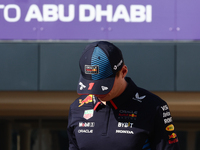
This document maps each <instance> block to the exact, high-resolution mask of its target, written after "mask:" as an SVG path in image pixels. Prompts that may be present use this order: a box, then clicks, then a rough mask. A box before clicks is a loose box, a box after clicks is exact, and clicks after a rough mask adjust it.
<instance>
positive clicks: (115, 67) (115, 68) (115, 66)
mask: <svg viewBox="0 0 200 150" xmlns="http://www.w3.org/2000/svg"><path fill="white" fill-rule="evenodd" d="M122 62H123V61H122V60H120V62H119V63H118V64H117V65H114V67H113V69H114V70H117V68H118V67H119V66H121V64H122Z"/></svg>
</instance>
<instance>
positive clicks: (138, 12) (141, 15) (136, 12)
mask: <svg viewBox="0 0 200 150" xmlns="http://www.w3.org/2000/svg"><path fill="white" fill-rule="evenodd" d="M130 16H131V22H143V21H145V19H146V16H145V7H144V6H143V5H131V7H130Z"/></svg>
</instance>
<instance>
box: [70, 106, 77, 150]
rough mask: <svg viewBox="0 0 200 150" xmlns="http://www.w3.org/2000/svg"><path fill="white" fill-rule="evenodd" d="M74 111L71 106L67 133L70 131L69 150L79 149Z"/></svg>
mask: <svg viewBox="0 0 200 150" xmlns="http://www.w3.org/2000/svg"><path fill="white" fill-rule="evenodd" d="M72 120H73V118H72V111H71V107H70V110H69V116H68V126H67V133H68V139H69V150H79V148H78V145H77V142H76V137H75V135H74V126H73V125H72Z"/></svg>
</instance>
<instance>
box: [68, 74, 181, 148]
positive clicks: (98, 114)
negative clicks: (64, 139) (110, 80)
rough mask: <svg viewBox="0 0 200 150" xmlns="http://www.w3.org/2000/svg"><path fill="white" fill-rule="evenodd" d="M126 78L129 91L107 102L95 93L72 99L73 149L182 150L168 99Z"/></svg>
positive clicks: (70, 119) (70, 139) (71, 126)
mask: <svg viewBox="0 0 200 150" xmlns="http://www.w3.org/2000/svg"><path fill="white" fill-rule="evenodd" d="M125 79H126V81H127V83H128V85H127V87H126V89H125V91H124V92H123V93H122V94H121V95H120V96H119V97H117V98H114V99H113V100H111V101H108V102H106V105H104V104H103V103H101V101H100V100H98V98H97V97H95V96H94V95H82V96H80V97H79V98H78V99H76V100H75V101H74V102H73V103H72V105H71V106H70V112H69V120H68V121H69V122H68V137H69V150H179V145H178V137H177V134H176V132H175V130H174V125H173V121H172V117H171V115H170V111H169V108H168V105H167V103H166V102H165V101H163V100H162V99H161V98H159V97H158V96H156V95H154V94H152V93H150V92H149V91H147V90H145V89H142V88H139V87H137V86H136V85H135V84H134V82H133V81H132V80H131V79H130V78H128V77H126V78H125Z"/></svg>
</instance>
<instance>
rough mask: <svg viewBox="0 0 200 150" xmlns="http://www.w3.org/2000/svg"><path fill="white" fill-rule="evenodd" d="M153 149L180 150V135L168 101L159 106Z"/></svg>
mask: <svg viewBox="0 0 200 150" xmlns="http://www.w3.org/2000/svg"><path fill="white" fill-rule="evenodd" d="M151 143H152V150H180V148H179V142H178V137H177V134H176V132H175V128H174V124H173V120H172V117H171V114H170V110H169V107H168V105H167V103H166V102H163V104H162V105H160V106H157V109H156V117H155V124H154V134H153V138H152V142H151Z"/></svg>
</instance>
